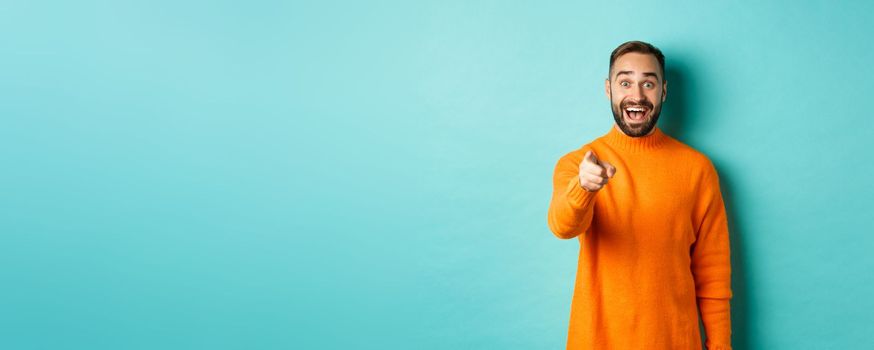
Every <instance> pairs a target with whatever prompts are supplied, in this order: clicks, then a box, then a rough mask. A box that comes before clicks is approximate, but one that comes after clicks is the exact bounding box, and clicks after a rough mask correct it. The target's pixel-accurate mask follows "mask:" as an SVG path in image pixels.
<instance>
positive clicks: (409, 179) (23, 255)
mask: <svg viewBox="0 0 874 350" xmlns="http://www.w3.org/2000/svg"><path fill="white" fill-rule="evenodd" d="M872 12H874V5H871V3H870V2H868V3H865V2H862V1H858V2H843V3H841V2H832V1H811V2H789V1H780V2H772V3H762V2H760V1H733V2H722V3H710V2H708V3H705V2H702V1H685V2H665V1H646V2H644V1H623V2H592V3H585V2H562V3H558V2H547V3H544V2H534V1H530V2H520V1H514V2H508V1H483V2H480V1H474V2H471V1H458V2H447V1H433V2H428V3H425V2H382V1H371V2H367V3H364V2H327V1H320V2H310V3H283V2H269V1H267V2H265V1H249V2H242V1H237V2H232V1H188V2H176V1H139V2H109V1H87V2H79V3H75V2H62V1H56V2H41V1H14V2H3V3H2V4H0V53H2V55H0V63H2V68H0V93H2V102H0V118H2V119H0V121H2V126H0V161H2V169H0V184H2V185H0V186H2V187H0V189H2V196H0V198H2V199H0V204H2V207H0V209H2V210H0V281H2V288H0V348H3V349H339V348H356V349H560V348H561V349H563V348H564V343H565V341H566V337H567V322H568V317H569V311H570V310H569V307H570V298H571V295H572V288H573V279H574V276H575V268H576V258H577V251H578V248H579V245H578V243H577V241H575V240H570V241H563V240H559V239H557V238H555V237H554V236H553V235H552V234H551V233H550V231H549V230H548V228H547V226H546V210H547V207H548V203H549V199H550V196H551V191H552V187H551V186H552V184H551V180H552V171H553V168H554V165H555V162H556V161H557V160H558V158H559V157H560V156H561V155H563V154H565V153H566V152H568V151H571V150H573V149H575V148H577V147H579V146H580V145H582V144H584V143H587V142H589V141H590V140H591V139H593V138H595V137H598V136H600V135H602V134H604V133H606V132H607V131H608V130H609V128H610V127H611V125H612V116H611V115H610V112H609V107H608V103H607V100H606V97H605V96H604V92H603V79H604V77H605V75H606V71H607V63H608V57H609V54H610V51H611V50H612V49H613V48H614V47H615V46H617V45H618V44H620V43H621V42H623V41H626V40H634V39H639V40H645V41H649V42H652V43H653V44H655V45H656V46H658V47H660V48H661V49H662V50H663V51H664V53H665V55H666V56H667V70H668V79H669V91H668V101H667V105H666V110H665V111H664V113H663V116H662V120H661V121H660V125H661V126H662V127H663V128H664V130H665V131H666V132H668V133H669V134H671V135H673V136H675V137H677V138H678V139H680V140H682V141H684V142H687V143H688V144H690V145H692V146H693V147H696V148H698V149H699V150H701V151H703V152H705V153H706V154H708V155H709V156H710V157H711V159H713V160H714V162H715V164H716V165H717V169H718V171H719V173H720V176H721V180H722V184H723V191H724V194H725V197H726V205H727V208H728V211H729V215H730V223H729V225H730V228H731V233H732V236H731V239H732V252H733V271H734V275H733V280H734V291H735V299H733V301H732V311H733V317H732V319H733V323H734V339H733V340H734V345H735V348H736V349H860V348H872V347H874V340H872V338H871V331H872V326H871V325H872V324H874V317H872V315H871V312H872V310H874V301H872V300H874V299H872V297H871V296H872V295H874V280H872V273H871V271H872V270H874V258H872V255H871V251H872V245H874V238H872V235H874V229H872V228H874V225H872V222H871V220H872V215H871V214H872V208H874V202H872V199H871V196H872V195H874V187H872V184H871V174H872V171H874V168H872V164H874V157H872V149H874V141H872V136H874V123H872V119H874V117H872V112H871V108H870V107H871V106H870V105H871V101H872V97H871V92H872V86H874V85H872V83H874V69H872V62H874V49H872V47H871V39H870V38H871V36H872V34H874V27H872V25H871V24H870V18H869V17H870V14H871V13H872Z"/></svg>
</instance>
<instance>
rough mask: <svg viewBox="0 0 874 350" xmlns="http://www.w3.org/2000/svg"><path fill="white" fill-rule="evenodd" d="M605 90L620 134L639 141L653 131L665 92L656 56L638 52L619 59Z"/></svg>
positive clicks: (614, 63) (614, 65)
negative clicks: (636, 138) (620, 131)
mask: <svg viewBox="0 0 874 350" xmlns="http://www.w3.org/2000/svg"><path fill="white" fill-rule="evenodd" d="M604 88H605V89H606V90H607V98H609V99H610V105H611V108H612V109H613V119H614V120H615V121H616V125H618V126H619V129H620V130H622V132H623V133H625V134H626V135H628V136H631V137H640V136H645V135H649V134H650V133H651V132H652V131H653V129H654V128H655V125H656V122H658V120H659V114H661V111H662V102H664V101H665V97H666V96H667V89H668V83H667V82H666V81H665V80H664V77H663V76H662V73H661V70H660V68H659V61H658V60H657V59H656V58H655V56H653V55H650V54H641V53H637V52H630V53H626V54H624V55H622V56H619V57H618V58H617V59H616V61H614V62H613V69H612V70H611V71H610V76H609V77H608V78H607V80H606V81H605V82H604Z"/></svg>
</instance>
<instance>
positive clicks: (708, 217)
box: [691, 162, 733, 350]
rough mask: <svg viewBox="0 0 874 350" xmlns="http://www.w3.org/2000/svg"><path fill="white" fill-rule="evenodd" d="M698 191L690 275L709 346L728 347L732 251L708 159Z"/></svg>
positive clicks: (715, 349)
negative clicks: (693, 282) (695, 232)
mask: <svg viewBox="0 0 874 350" xmlns="http://www.w3.org/2000/svg"><path fill="white" fill-rule="evenodd" d="M699 189H700V191H699V192H698V193H699V195H700V197H699V198H698V200H699V203H698V206H696V213H695V215H696V220H695V222H696V223H697V224H698V228H697V235H696V237H697V238H696V240H695V243H694V245H693V248H692V253H691V254H692V256H691V258H692V275H693V277H694V279H695V291H696V294H697V298H698V309H699V311H700V312H701V320H702V321H703V322H704V329H705V331H706V333H707V343H706V346H707V349H708V350H731V309H730V305H729V301H730V299H731V297H732V296H733V293H732V290H731V254H730V253H731V251H730V248H729V238H728V219H727V217H726V213H725V204H724V203H723V200H722V192H721V190H720V187H719V176H718V174H717V172H716V168H715V167H714V166H713V163H711V162H708V166H707V170H705V173H704V175H703V177H702V182H701V183H700V187H699Z"/></svg>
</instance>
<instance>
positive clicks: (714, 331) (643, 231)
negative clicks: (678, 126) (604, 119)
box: [547, 41, 732, 350]
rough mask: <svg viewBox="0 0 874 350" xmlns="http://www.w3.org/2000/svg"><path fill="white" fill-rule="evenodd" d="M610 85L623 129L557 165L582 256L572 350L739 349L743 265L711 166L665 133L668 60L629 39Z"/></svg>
mask: <svg viewBox="0 0 874 350" xmlns="http://www.w3.org/2000/svg"><path fill="white" fill-rule="evenodd" d="M608 74H609V75H608V77H607V79H606V81H605V83H604V89H605V91H606V93H607V98H608V99H609V100H610V104H611V107H612V110H613V119H614V121H615V124H614V125H613V126H612V127H611V128H610V131H609V132H607V133H606V134H604V135H603V136H601V137H599V138H597V139H595V140H593V141H592V142H590V143H588V144H586V145H583V146H582V147H580V148H579V149H577V150H574V151H572V152H570V153H567V154H566V155H564V156H563V157H561V159H559V161H558V164H557V165H556V167H555V174H554V176H553V186H554V187H553V193H552V200H551V202H550V204H549V212H548V215H547V216H548V224H549V228H550V230H551V231H552V232H553V234H555V236H557V237H559V238H561V239H570V238H577V239H578V240H579V242H580V254H579V259H578V267H577V277H576V278H577V279H576V283H575V287H574V295H573V300H572V302H571V317H570V325H569V329H568V342H567V349H574V350H577V349H598V350H605V349H623V350H624V349H648V350H685V349H696V350H700V349H701V335H700V331H699V326H698V317H699V314H698V312H699V310H700V317H701V319H702V321H703V323H704V328H705V332H706V335H707V341H706V344H705V345H706V346H707V349H709V350H730V349H731V318H730V309H729V300H730V299H731V297H732V290H731V262H730V258H729V237H728V224H727V221H726V214H725V207H724V205H723V200H722V194H721V191H720V188H719V177H718V175H717V172H716V169H715V168H714V166H713V163H712V162H711V161H710V159H709V158H708V157H707V156H705V155H704V154H702V153H700V152H698V151H697V150H695V149H693V148H692V147H690V146H688V145H685V144H683V143H681V142H680V141H678V140H676V139H674V138H672V137H670V136H668V135H667V134H664V133H663V132H662V130H661V129H660V128H658V127H657V126H656V122H657V121H658V119H659V114H660V112H661V109H662V102H664V101H665V98H666V96H667V87H668V83H667V81H665V69H664V56H663V55H662V53H661V51H660V50H659V49H657V48H655V47H654V46H652V45H650V44H648V43H645V42H640V41H630V42H626V43H624V44H622V45H620V46H619V47H617V48H616V49H615V50H614V51H613V53H612V54H611V55H610V69H609V73H608Z"/></svg>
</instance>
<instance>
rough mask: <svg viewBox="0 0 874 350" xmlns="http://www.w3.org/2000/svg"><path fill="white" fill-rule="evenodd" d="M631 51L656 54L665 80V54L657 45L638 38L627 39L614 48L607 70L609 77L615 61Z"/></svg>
mask: <svg viewBox="0 0 874 350" xmlns="http://www.w3.org/2000/svg"><path fill="white" fill-rule="evenodd" d="M630 52H636V53H642V54H649V55H653V56H655V58H656V60H658V61H659V68H661V70H662V80H665V55H663V54H662V51H661V50H659V49H658V48H657V47H655V46H652V44H650V43H647V42H643V41H638V40H632V41H626V42H624V43H622V45H619V46H618V47H617V48H616V49H615V50H613V53H611V54H610V68H609V70H608V71H607V79H610V73H612V72H613V63H614V62H616V59H617V58H619V56H622V55H624V54H627V53H630Z"/></svg>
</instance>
